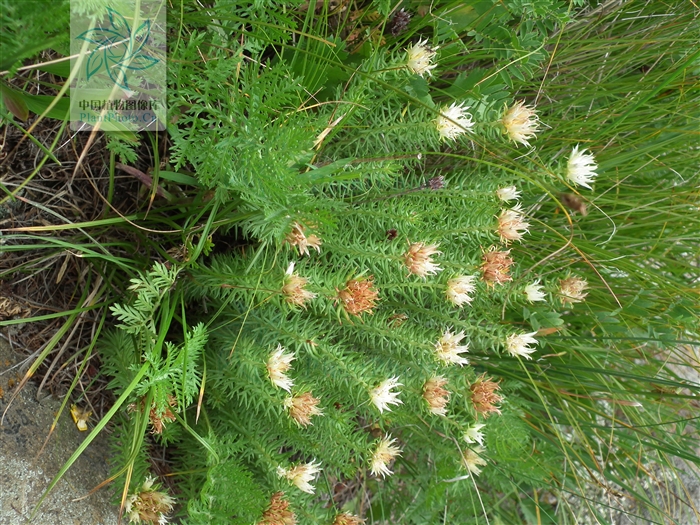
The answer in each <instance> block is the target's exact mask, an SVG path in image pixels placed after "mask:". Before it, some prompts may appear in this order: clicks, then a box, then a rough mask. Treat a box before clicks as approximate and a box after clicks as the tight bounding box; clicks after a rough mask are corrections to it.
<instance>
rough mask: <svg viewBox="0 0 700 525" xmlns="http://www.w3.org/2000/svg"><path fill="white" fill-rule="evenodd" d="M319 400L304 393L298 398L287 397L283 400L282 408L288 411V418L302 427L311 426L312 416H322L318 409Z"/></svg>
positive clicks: (308, 393) (309, 393) (321, 411)
mask: <svg viewBox="0 0 700 525" xmlns="http://www.w3.org/2000/svg"><path fill="white" fill-rule="evenodd" d="M320 401H321V400H320V399H318V398H316V397H314V396H313V395H312V394H311V392H304V393H303V394H301V395H298V396H294V397H293V396H289V397H287V398H286V399H285V400H284V408H286V409H287V410H289V416H290V417H291V418H292V419H293V420H294V421H296V422H297V424H299V425H300V426H302V427H306V426H308V425H313V423H312V422H311V418H312V417H313V416H322V415H323V410H321V409H320V408H318V404H319V403H320Z"/></svg>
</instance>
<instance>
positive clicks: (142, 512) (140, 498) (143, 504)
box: [124, 476, 175, 525]
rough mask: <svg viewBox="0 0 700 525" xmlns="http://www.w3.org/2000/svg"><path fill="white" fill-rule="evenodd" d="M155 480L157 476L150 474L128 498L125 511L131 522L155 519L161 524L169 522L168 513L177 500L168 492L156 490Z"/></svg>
mask: <svg viewBox="0 0 700 525" xmlns="http://www.w3.org/2000/svg"><path fill="white" fill-rule="evenodd" d="M154 481H155V478H153V477H151V476H148V477H147V478H146V480H145V481H144V482H143V484H142V485H141V488H140V489H138V490H139V491H138V492H137V493H135V494H131V495H130V496H129V497H127V498H126V501H125V502H124V513H125V514H126V515H127V516H128V517H129V523H142V522H147V521H150V522H153V520H155V519H158V523H159V524H161V525H162V524H165V523H168V516H167V515H166V513H168V512H170V511H171V510H172V509H173V506H174V505H175V500H174V499H173V498H171V497H170V496H169V495H168V494H167V493H165V492H161V491H159V490H155V489H154V488H153V483H154Z"/></svg>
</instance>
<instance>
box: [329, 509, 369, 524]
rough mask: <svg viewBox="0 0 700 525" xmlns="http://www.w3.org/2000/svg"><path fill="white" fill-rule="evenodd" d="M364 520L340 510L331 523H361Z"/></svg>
mask: <svg viewBox="0 0 700 525" xmlns="http://www.w3.org/2000/svg"><path fill="white" fill-rule="evenodd" d="M364 522H365V520H363V519H362V518H360V517H359V516H355V515H354V514H350V513H348V512H341V513H340V514H338V515H337V516H336V517H335V519H334V520H333V525H362V524H363V523H364Z"/></svg>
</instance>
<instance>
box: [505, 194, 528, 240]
mask: <svg viewBox="0 0 700 525" xmlns="http://www.w3.org/2000/svg"><path fill="white" fill-rule="evenodd" d="M529 227H530V223H528V222H527V221H525V220H524V219H523V214H522V209H521V207H520V204H517V205H516V206H514V207H513V208H512V209H510V210H508V209H504V210H502V211H501V215H500V216H499V217H498V228H497V231H498V235H500V237H501V241H503V242H504V243H505V244H508V243H509V242H510V241H519V240H521V239H522V238H523V234H524V233H527V232H528V228H529Z"/></svg>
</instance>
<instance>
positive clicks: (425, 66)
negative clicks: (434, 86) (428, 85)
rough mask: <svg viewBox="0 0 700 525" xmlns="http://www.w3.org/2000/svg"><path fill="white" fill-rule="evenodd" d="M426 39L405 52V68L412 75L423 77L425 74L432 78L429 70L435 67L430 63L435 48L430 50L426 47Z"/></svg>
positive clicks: (433, 56) (435, 65)
mask: <svg viewBox="0 0 700 525" xmlns="http://www.w3.org/2000/svg"><path fill="white" fill-rule="evenodd" d="M427 43H428V39H427V38H426V39H425V40H419V41H418V42H417V43H415V44H413V45H412V46H411V47H409V48H408V49H407V50H406V53H407V55H408V59H407V61H406V67H408V69H410V70H411V71H412V72H413V73H415V74H417V75H420V76H423V75H425V74H427V75H428V76H433V74H432V73H431V70H433V69H435V68H436V67H437V64H432V65H431V63H430V62H431V61H432V60H433V58H435V54H436V53H435V51H436V50H437V49H438V48H437V47H434V48H431V47H430V46H428V45H426V44H427Z"/></svg>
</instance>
